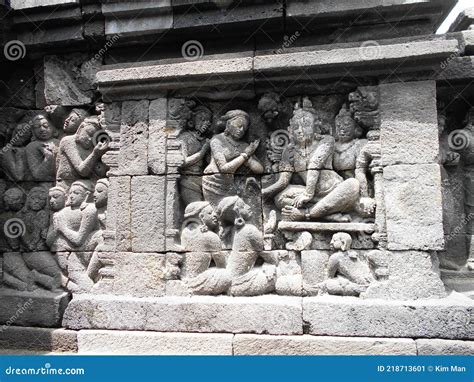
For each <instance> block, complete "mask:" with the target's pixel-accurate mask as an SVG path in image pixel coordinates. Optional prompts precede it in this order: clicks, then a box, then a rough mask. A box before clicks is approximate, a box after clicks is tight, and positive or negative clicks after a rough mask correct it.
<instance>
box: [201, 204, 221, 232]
mask: <svg viewBox="0 0 474 382" xmlns="http://www.w3.org/2000/svg"><path fill="white" fill-rule="evenodd" d="M199 218H200V219H201V221H202V223H203V224H204V225H205V226H206V227H208V228H209V229H211V230H214V229H216V228H217V226H218V224H219V220H218V218H217V214H216V212H215V211H214V208H212V206H207V207H205V208H204V209H203V210H202V211H201V212H200V214H199Z"/></svg>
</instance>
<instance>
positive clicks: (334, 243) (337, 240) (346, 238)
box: [329, 233, 352, 251]
mask: <svg viewBox="0 0 474 382" xmlns="http://www.w3.org/2000/svg"><path fill="white" fill-rule="evenodd" d="M351 244H352V239H351V237H350V235H346V234H340V233H336V234H334V235H333V237H332V240H331V243H330V244H329V245H330V247H331V249H333V250H335V251H347V250H348V249H350V247H351Z"/></svg>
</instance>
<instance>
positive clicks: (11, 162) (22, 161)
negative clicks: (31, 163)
mask: <svg viewBox="0 0 474 382" xmlns="http://www.w3.org/2000/svg"><path fill="white" fill-rule="evenodd" d="M31 136H32V134H31V126H30V124H28V123H23V124H19V125H18V126H17V127H16V128H15V130H13V135H12V139H11V140H10V146H7V147H5V148H4V149H3V150H2V151H1V152H0V158H1V167H3V171H4V173H5V175H6V177H7V178H8V179H10V180H13V181H15V182H19V181H22V180H28V178H29V171H28V161H27V158H26V147H25V146H26V145H27V144H28V143H29V142H30V140H31Z"/></svg>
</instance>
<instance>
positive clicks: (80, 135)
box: [76, 124, 96, 150]
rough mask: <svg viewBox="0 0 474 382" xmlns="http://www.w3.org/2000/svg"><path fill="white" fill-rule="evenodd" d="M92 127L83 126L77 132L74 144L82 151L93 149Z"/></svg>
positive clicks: (93, 130)
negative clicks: (82, 149)
mask: <svg viewBox="0 0 474 382" xmlns="http://www.w3.org/2000/svg"><path fill="white" fill-rule="evenodd" d="M95 131H96V130H95V128H94V126H92V125H90V124H85V125H83V126H81V128H80V129H79V130H78V132H77V137H76V142H77V143H78V144H79V145H80V146H81V147H82V148H84V149H86V150H90V149H92V148H93V147H94V142H93V137H94V134H95Z"/></svg>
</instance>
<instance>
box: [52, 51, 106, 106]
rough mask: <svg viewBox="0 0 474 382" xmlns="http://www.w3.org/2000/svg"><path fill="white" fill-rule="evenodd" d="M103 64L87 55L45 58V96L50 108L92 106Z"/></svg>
mask: <svg viewBox="0 0 474 382" xmlns="http://www.w3.org/2000/svg"><path fill="white" fill-rule="evenodd" d="M100 66H101V62H100V61H98V60H95V59H91V57H89V56H88V55H85V54H76V53H74V54H70V55H67V56H47V57H46V58H45V59H44V90H43V93H44V97H45V101H46V104H47V105H62V106H80V105H87V104H90V103H92V99H93V96H94V91H95V75H96V73H97V71H98V69H99V67H100Z"/></svg>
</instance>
